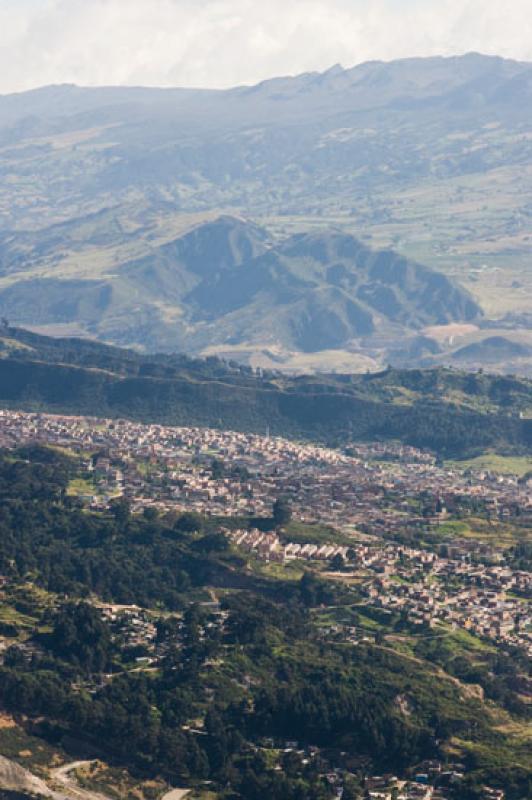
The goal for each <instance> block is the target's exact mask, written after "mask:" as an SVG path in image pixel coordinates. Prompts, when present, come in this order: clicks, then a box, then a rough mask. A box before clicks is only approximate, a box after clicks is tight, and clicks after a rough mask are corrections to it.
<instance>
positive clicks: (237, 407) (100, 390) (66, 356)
mask: <svg viewBox="0 0 532 800" xmlns="http://www.w3.org/2000/svg"><path fill="white" fill-rule="evenodd" d="M0 355H1V356H2V357H1V358H0V405H3V406H5V407H8V406H9V407H12V408H13V407H17V408H21V409H29V410H43V411H50V412H63V413H73V414H77V413H83V414H90V415H95V416H122V417H130V418H134V419H138V420H141V421H145V422H160V423H165V424H176V425H203V426H212V427H223V428H227V429H235V430H246V431H255V432H258V433H262V432H265V431H266V429H269V430H270V431H271V432H272V433H274V434H281V435H287V436H300V437H305V438H310V439H315V440H319V441H325V442H328V443H336V442H342V443H343V442H346V441H349V440H357V439H383V440H390V439H396V440H400V441H403V442H405V443H408V444H413V445H416V446H421V447H428V448H431V449H434V450H435V451H437V452H439V453H440V454H441V455H446V456H449V455H453V456H461V455H469V454H472V453H474V452H476V451H481V450H484V449H486V448H495V449H499V450H512V451H526V450H530V448H531V447H532V419H530V418H529V417H530V411H531V410H532V382H530V381H526V380H523V379H517V378H513V377H501V376H490V375H485V374H482V373H476V374H471V373H462V372H458V371H454V370H453V371H451V370H443V369H437V370H425V371H424V370H392V369H389V370H386V371H384V372H381V373H375V374H367V375H320V376H300V377H292V378H289V377H286V376H285V375H280V374H276V373H273V372H269V373H261V374H260V375H257V374H256V373H254V372H253V371H252V370H251V369H249V368H246V367H242V366H239V365H237V364H234V363H226V362H222V361H220V360H218V359H214V358H212V359H205V360H193V359H189V358H187V357H185V356H179V355H170V356H168V355H153V356H151V355H150V356H146V355H140V354H138V353H135V352H133V351H129V350H121V349H119V348H115V347H108V346H105V345H101V344H98V343H95V342H92V341H86V340H77V339H52V338H48V337H41V336H37V335H35V334H31V333H29V332H27V331H23V330H20V329H14V328H5V327H4V329H3V331H2V333H0Z"/></svg>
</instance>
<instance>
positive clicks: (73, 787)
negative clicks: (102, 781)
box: [51, 761, 190, 800]
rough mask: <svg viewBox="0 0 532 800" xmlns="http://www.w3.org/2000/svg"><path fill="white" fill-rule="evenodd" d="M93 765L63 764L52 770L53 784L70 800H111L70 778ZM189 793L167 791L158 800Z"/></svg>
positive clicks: (176, 798)
mask: <svg viewBox="0 0 532 800" xmlns="http://www.w3.org/2000/svg"><path fill="white" fill-rule="evenodd" d="M93 763H94V762H93V761H71V762H70V764H63V766H62V767H57V769H54V770H52V772H51V777H52V779H53V781H54V782H55V783H57V784H59V785H60V786H61V788H62V790H63V791H64V792H65V794H67V795H68V797H69V798H71V800H111V798H110V797H109V796H107V795H105V794H100V793H99V792H93V791H91V790H90V789H83V788H82V787H81V786H79V784H78V782H77V780H76V778H75V777H72V776H71V773H72V772H74V771H75V770H77V769H79V768H83V767H90V765H91V764H93ZM189 793H190V789H169V790H168V791H167V792H166V793H165V794H163V796H162V797H161V798H160V800H184V798H185V797H186V796H187V795H188V794H189Z"/></svg>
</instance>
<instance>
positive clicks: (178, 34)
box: [0, 0, 532, 92]
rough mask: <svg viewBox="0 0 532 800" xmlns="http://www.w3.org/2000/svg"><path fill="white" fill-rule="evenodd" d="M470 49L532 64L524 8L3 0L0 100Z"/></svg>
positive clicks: (337, 0)
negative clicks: (55, 87) (69, 88)
mask: <svg viewBox="0 0 532 800" xmlns="http://www.w3.org/2000/svg"><path fill="white" fill-rule="evenodd" d="M471 50H476V51H480V52H484V53H493V54H499V55H503V56H507V57H513V58H518V59H525V60H530V61H532V0H502V1H501V0H0V92H12V91H18V90H22V89H28V88H31V87H34V86H40V85H43V84H49V83H65V82H68V83H78V84H83V85H94V84H144V85H160V86H168V85H173V86H209V87H214V86H219V87H222V86H230V85H235V84H239V83H253V82H256V81H259V80H262V79H263V78H267V77H271V76H273V75H280V74H294V73H298V72H304V71H306V70H322V69H326V68H327V67H329V66H331V65H332V64H334V63H337V62H340V63H342V64H343V66H346V67H347V66H352V65H354V64H357V63H359V62H361V61H367V60H369V59H392V58H402V57H405V56H411V55H433V54H443V55H449V54H455V53H463V52H467V51H471Z"/></svg>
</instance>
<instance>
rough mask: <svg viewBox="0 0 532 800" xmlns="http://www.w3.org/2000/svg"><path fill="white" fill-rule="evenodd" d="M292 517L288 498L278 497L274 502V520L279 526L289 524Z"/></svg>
mask: <svg viewBox="0 0 532 800" xmlns="http://www.w3.org/2000/svg"><path fill="white" fill-rule="evenodd" d="M291 519H292V511H291V509H290V505H289V503H288V501H287V500H286V498H284V497H278V498H277V500H276V501H275V503H274V504H273V521H274V523H275V526H276V527H277V528H281V527H283V526H284V525H288V523H289V522H290V520H291Z"/></svg>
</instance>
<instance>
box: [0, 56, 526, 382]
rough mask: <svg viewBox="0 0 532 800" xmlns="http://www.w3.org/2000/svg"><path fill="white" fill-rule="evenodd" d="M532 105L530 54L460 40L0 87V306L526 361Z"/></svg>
mask: <svg viewBox="0 0 532 800" xmlns="http://www.w3.org/2000/svg"><path fill="white" fill-rule="evenodd" d="M531 101H532V65H531V64H528V63H522V62H516V61H511V60H505V59H501V58H496V57H488V56H482V55H480V54H475V53H471V54H468V55H465V56H461V57H453V58H428V59H405V60H401V61H395V62H391V63H383V62H370V63H366V64H361V65H359V66H357V67H354V68H352V69H343V68H342V67H340V66H335V67H333V68H332V69H330V70H328V71H326V72H325V73H307V74H304V75H300V76H296V77H285V78H277V79H273V80H269V81H265V82H263V83H261V84H258V85H257V86H252V87H245V86H244V87H237V88H235V89H231V90H224V91H211V90H209V91H206V90H192V89H150V88H134V87H130V88H119V87H104V88H81V87H77V86H70V85H66V86H52V87H44V88H42V89H37V90H34V91H31V92H25V93H21V94H15V95H7V96H2V97H0V180H1V181H2V188H3V191H2V197H1V198H0V313H2V314H3V315H4V316H6V317H8V318H9V319H10V320H13V321H14V322H17V323H22V324H32V325H35V326H38V327H39V329H40V330H43V331H46V332H68V333H70V332H71V333H76V334H81V335H87V334H88V335H91V336H97V337H99V338H101V339H104V340H106V341H110V342H115V343H119V344H124V345H134V346H136V347H141V348H144V349H149V350H170V349H183V350H186V351H188V352H191V353H207V354H209V353H222V354H225V355H229V356H231V357H234V358H237V359H239V360H243V361H247V362H250V363H255V364H264V365H266V366H267V365H272V364H275V365H284V366H287V367H289V368H295V369H301V368H308V367H309V366H310V367H313V366H318V367H320V368H326V369H330V368H339V369H343V368H346V367H347V368H350V369H362V370H364V369H376V368H379V367H380V366H382V365H383V364H384V363H386V362H387V361H391V362H392V363H401V364H403V363H404V364H411V363H416V364H419V363H423V364H433V363H442V362H449V361H450V362H451V363H453V362H454V361H457V362H458V363H467V364H468V365H470V366H471V367H472V368H477V367H478V366H482V364H483V363H484V360H483V359H484V353H485V352H488V353H489V358H488V363H490V365H491V367H492V368H495V369H498V368H506V369H507V368H511V369H513V370H514V371H519V372H524V373H528V372H530V370H531V369H532V365H531V359H530V356H529V349H530V347H531V346H532V331H531V323H530V313H529V309H530V307H531V306H530V303H531V301H532V276H531V272H530V269H529V257H530V256H529V254H530V234H531V232H532V138H531V135H530V131H531V129H532V102H531ZM422 265H424V266H422ZM457 324H458V327H457ZM450 325H454V327H452V328H450V327H449V326H450ZM427 329H430V330H428V332H427ZM433 329H436V330H433ZM493 337H496V338H503V339H504V340H505V341H506V342H507V345H506V346H505V347H498V348H495V349H494V348H493V347H491V348H490V347H489V345H488V346H487V348H486V347H484V346H483V341H484V339H485V338H493ZM470 345H474V347H473V351H469V355H468V358H467V359H465V360H464V359H463V358H462V355H461V354H460V353H459V352H458V351H459V350H461V349H462V348H463V347H469V346H470ZM477 345H478V346H477ZM509 352H511V353H513V355H512V358H511V360H510V363H509V364H508V361H507V356H508V353H509ZM497 353H499V354H500V356H501V357H500V358H499V359H498V360H497V359H496V358H495V356H496V355H497ZM309 354H311V355H312V357H310V355H309Z"/></svg>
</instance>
